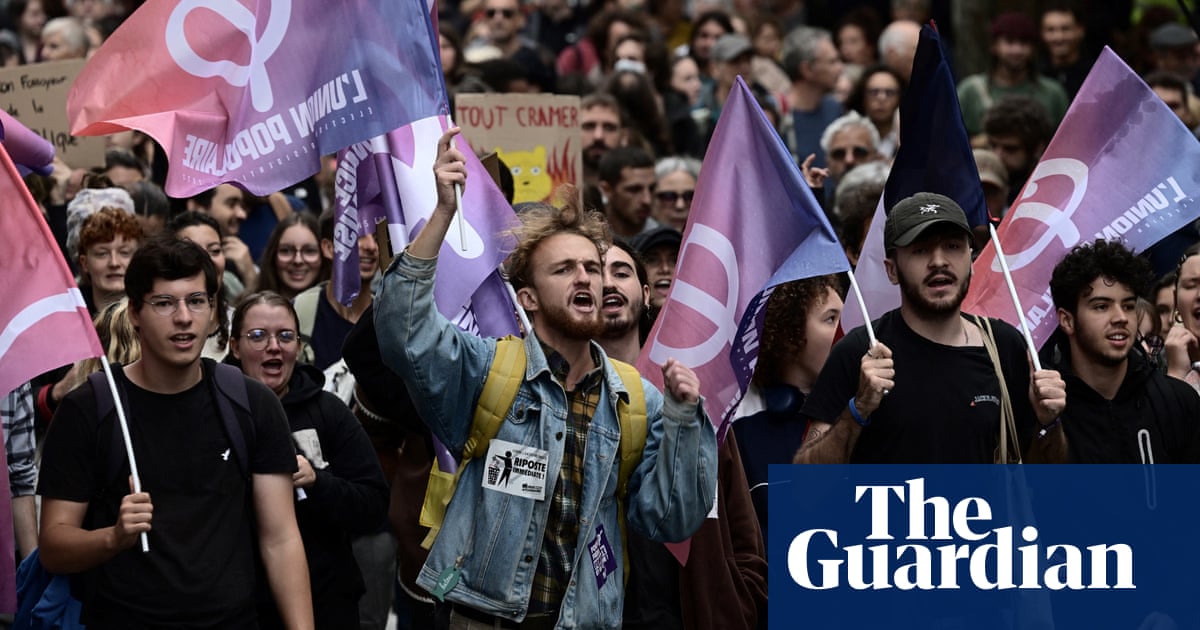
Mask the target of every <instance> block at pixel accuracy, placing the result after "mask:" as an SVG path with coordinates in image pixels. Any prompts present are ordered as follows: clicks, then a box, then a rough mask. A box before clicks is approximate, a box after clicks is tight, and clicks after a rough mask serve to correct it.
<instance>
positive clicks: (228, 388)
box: [205, 362, 254, 478]
mask: <svg viewBox="0 0 1200 630" xmlns="http://www.w3.org/2000/svg"><path fill="white" fill-rule="evenodd" d="M205 372H206V373H207V372H209V371H208V370H205ZM210 383H211V389H212V394H213V399H214V400H216V403H217V415H219V416H221V424H222V425H224V427H225V433H226V434H227V435H228V436H229V441H230V443H231V444H232V445H233V454H234V456H235V457H237V462H238V467H239V468H241V470H242V476H243V477H246V478H249V477H250V444H251V442H250V440H251V439H253V437H254V423H253V422H242V420H241V419H240V417H239V415H238V413H237V411H236V410H235V409H234V406H235V405H236V406H237V407H239V408H241V410H242V411H243V412H244V413H245V414H246V417H249V414H250V397H249V394H248V393H247V390H246V377H245V375H243V374H242V371H241V370H239V369H237V368H235V367H233V366H232V365H229V364H227V363H216V362H214V363H212V371H211V379H210Z"/></svg>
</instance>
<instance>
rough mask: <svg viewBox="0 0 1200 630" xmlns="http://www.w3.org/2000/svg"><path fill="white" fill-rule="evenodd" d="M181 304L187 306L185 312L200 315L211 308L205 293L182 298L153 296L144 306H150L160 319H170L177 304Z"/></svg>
mask: <svg viewBox="0 0 1200 630" xmlns="http://www.w3.org/2000/svg"><path fill="white" fill-rule="evenodd" d="M180 302H183V303H184V305H185V306H187V310H189V311H191V312H193V313H195V314H197V315H202V314H204V313H207V312H208V309H210V308H212V298H211V297H209V295H208V294H207V293H200V292H196V293H192V294H189V295H185V296H183V297H175V296H174V295H155V296H153V297H151V298H150V299H148V300H146V304H149V305H150V308H151V310H153V311H154V312H155V313H156V314H158V315H159V316H161V317H170V316H171V315H174V314H175V311H178V310H179V303H180Z"/></svg>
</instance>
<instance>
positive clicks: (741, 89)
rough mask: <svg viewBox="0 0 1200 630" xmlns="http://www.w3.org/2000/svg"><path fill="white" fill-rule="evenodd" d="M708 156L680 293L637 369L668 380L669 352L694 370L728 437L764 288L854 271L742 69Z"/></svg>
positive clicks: (684, 248)
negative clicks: (665, 366) (665, 371)
mask: <svg viewBox="0 0 1200 630" xmlns="http://www.w3.org/2000/svg"><path fill="white" fill-rule="evenodd" d="M704 161H705V167H704V168H703V169H702V170H701V173H700V180H699V181H698V182H696V196H695V200H694V201H693V203H692V211H691V214H690V215H689V217H688V224H687V228H686V229H685V231H684V234H683V243H682V245H681V246H680V249H679V263H678V265H677V266H676V268H675V279H674V281H673V282H672V283H671V293H670V294H669V295H668V296H667V301H666V303H665V304H664V305H663V309H662V312H661V313H659V315H658V321H657V322H656V323H655V324H654V328H653V329H652V330H651V331H650V336H649V337H648V338H647V339H646V344H645V345H644V346H643V347H642V353H641V355H640V356H639V357H638V360H637V368H638V370H639V371H640V372H641V373H642V374H643V375H644V376H645V377H646V378H648V379H649V380H650V381H651V382H653V383H654V384H655V385H657V386H658V387H659V388H660V389H661V388H662V385H663V383H662V369H661V366H662V364H663V363H665V362H666V360H667V359H668V358H675V359H677V360H678V361H680V362H681V363H683V364H684V365H686V366H688V367H690V368H691V369H692V370H694V371H695V372H696V374H697V376H699V377H700V385H701V393H702V394H703V395H704V398H705V401H706V403H705V405H706V407H707V408H708V409H709V413H710V414H711V415H712V420H713V423H714V424H715V425H716V427H717V429H718V435H719V436H723V435H724V429H725V427H726V425H727V423H728V421H729V419H730V417H731V414H732V412H733V410H734V409H735V408H736V407H737V404H738V402H739V401H740V400H741V397H742V395H743V394H744V392H745V390H746V386H747V385H749V383H750V378H751V377H752V376H753V374H754V365H755V362H756V360H757V358H758V344H759V335H760V334H761V330H762V318H763V316H764V314H765V311H766V308H765V307H766V299H765V298H766V293H765V292H766V291H767V290H768V289H771V288H772V287H774V286H776V285H778V284H781V283H784V282H789V281H792V280H798V279H801V278H809V277H813V276H820V275H824V274H829V273H837V272H840V271H845V270H846V269H848V268H849V264H848V263H847V261H846V256H845V254H844V253H843V252H842V246H841V245H840V244H839V243H838V240H837V237H836V236H835V235H834V232H833V227H832V226H830V225H829V221H828V219H826V218H825V213H824V212H823V211H822V210H821V207H820V205H818V204H817V200H816V198H815V197H813V194H812V190H811V189H809V187H808V184H807V183H805V181H804V177H803V176H802V175H801V174H800V169H799V168H798V167H797V166H796V163H795V161H793V160H792V158H791V154H790V153H789V152H788V150H787V147H785V146H784V144H783V141H782V140H781V139H780V138H779V134H778V133H776V132H775V129H774V128H773V127H772V126H771V123H770V122H769V121H768V120H767V119H766V117H765V116H764V115H763V113H762V109H761V108H760V107H759V106H758V103H757V102H756V101H755V100H754V96H753V95H752V94H751V93H750V90H749V88H747V87H746V84H745V82H743V81H742V79H741V78H739V79H738V80H737V85H736V86H735V87H734V89H733V91H732V92H731V93H730V95H729V100H728V101H727V102H726V104H725V109H724V110H723V111H722V112H721V118H720V119H719V120H718V121H717V128H716V130H715V131H714V132H713V138H712V142H711V143H709V146H708V153H707V154H706V155H705V160H704Z"/></svg>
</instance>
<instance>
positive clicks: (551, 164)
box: [454, 94, 583, 204]
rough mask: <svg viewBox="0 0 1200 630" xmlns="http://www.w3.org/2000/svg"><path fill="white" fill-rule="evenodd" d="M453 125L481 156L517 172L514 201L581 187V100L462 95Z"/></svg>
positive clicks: (539, 198)
mask: <svg viewBox="0 0 1200 630" xmlns="http://www.w3.org/2000/svg"><path fill="white" fill-rule="evenodd" d="M454 122H455V123H456V124H457V125H459V126H460V127H462V129H463V135H464V136H465V137H466V139H467V141H468V142H470V143H471V147H472V148H474V149H475V151H476V152H477V153H487V152H489V151H495V152H496V153H497V155H498V156H499V158H500V159H501V160H503V161H504V164H505V166H507V167H508V169H509V171H511V172H512V174H513V187H514V189H515V191H516V194H515V195H514V196H513V203H514V204H518V203H523V202H527V201H545V200H548V199H550V198H551V197H552V196H553V194H554V191H555V190H556V189H557V188H558V187H559V186H561V185H562V184H572V185H574V186H576V187H581V186H582V177H583V169H582V168H580V155H581V147H580V137H581V135H580V130H579V97H578V96H563V95H556V94H459V95H458V97H457V99H456V103H455V112H454Z"/></svg>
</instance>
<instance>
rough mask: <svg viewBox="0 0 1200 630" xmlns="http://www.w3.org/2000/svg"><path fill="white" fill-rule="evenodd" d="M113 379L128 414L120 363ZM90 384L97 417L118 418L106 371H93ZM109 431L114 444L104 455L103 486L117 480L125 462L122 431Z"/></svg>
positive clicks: (103, 420)
mask: <svg viewBox="0 0 1200 630" xmlns="http://www.w3.org/2000/svg"><path fill="white" fill-rule="evenodd" d="M111 367H112V373H113V381H114V382H115V383H116V384H117V395H118V396H120V397H121V407H122V408H123V409H125V412H126V414H128V412H129V397H128V396H127V395H126V394H125V387H124V385H125V381H124V376H125V373H124V370H122V369H121V366H120V364H117V363H114V364H112V366H111ZM87 380H88V384H89V385H91V386H92V395H93V396H94V397H95V399H96V418H97V419H98V420H99V421H100V422H101V423H103V422H105V421H106V419H107V418H109V417H110V416H111V417H112V418H113V419H115V418H116V410H117V408H116V403H115V401H113V397H112V390H111V389H109V387H108V379H107V378H105V376H104V372H103V371H100V372H92V373H91V374H88V377H87ZM109 433H110V434H111V436H112V444H110V445H109V448H108V453H106V454H105V456H104V462H105V463H104V477H103V479H104V483H103V485H102V486H101V487H102V488H103V487H106V486H107V485H108V484H109V483H111V482H113V481H114V480H116V478H117V477H118V476H119V475H120V474H121V466H123V465H124V463H125V438H124V436H122V435H121V432H120V431H117V430H111V431H109Z"/></svg>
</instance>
